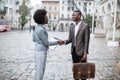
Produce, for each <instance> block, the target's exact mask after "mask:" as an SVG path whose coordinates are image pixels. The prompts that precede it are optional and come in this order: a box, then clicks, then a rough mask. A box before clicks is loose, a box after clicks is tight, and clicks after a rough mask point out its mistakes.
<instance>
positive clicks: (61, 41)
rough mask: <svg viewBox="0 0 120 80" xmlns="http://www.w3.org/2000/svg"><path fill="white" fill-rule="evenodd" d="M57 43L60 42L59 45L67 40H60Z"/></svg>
mask: <svg viewBox="0 0 120 80" xmlns="http://www.w3.org/2000/svg"><path fill="white" fill-rule="evenodd" d="M57 43H58V44H59V45H63V44H65V42H64V41H63V40H59V41H58V42H57Z"/></svg>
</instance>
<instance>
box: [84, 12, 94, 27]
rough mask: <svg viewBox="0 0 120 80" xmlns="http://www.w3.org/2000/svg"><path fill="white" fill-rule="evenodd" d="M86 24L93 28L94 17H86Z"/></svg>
mask: <svg viewBox="0 0 120 80" xmlns="http://www.w3.org/2000/svg"><path fill="white" fill-rule="evenodd" d="M83 20H84V22H86V23H87V24H89V26H90V27H92V16H90V15H89V14H88V15H86V16H84V18H83Z"/></svg>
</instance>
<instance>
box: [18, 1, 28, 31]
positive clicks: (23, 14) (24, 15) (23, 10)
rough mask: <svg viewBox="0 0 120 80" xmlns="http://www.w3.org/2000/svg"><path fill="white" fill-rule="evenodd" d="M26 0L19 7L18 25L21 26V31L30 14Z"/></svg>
mask: <svg viewBox="0 0 120 80" xmlns="http://www.w3.org/2000/svg"><path fill="white" fill-rule="evenodd" d="M27 1H28V0H23V2H22V5H21V6H20V11H19V13H20V19H19V21H20V24H21V29H22V30H23V27H24V25H25V24H26V23H27V22H28V19H27V17H28V15H29V14H30V9H29V8H28V6H27V5H26V3H27Z"/></svg>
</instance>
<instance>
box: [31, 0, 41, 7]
mask: <svg viewBox="0 0 120 80" xmlns="http://www.w3.org/2000/svg"><path fill="white" fill-rule="evenodd" d="M30 2H31V5H33V6H34V5H36V4H41V0H30Z"/></svg>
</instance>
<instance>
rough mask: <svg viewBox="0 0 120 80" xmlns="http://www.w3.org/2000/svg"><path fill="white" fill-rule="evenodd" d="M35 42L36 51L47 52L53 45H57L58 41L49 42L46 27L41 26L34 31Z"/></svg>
mask: <svg viewBox="0 0 120 80" xmlns="http://www.w3.org/2000/svg"><path fill="white" fill-rule="evenodd" d="M33 42H35V50H36V51H46V50H48V49H49V46H51V45H57V41H53V42H49V41H48V33H47V30H46V29H45V28H44V25H42V24H39V25H37V26H36V27H35V30H34V31H33Z"/></svg>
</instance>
